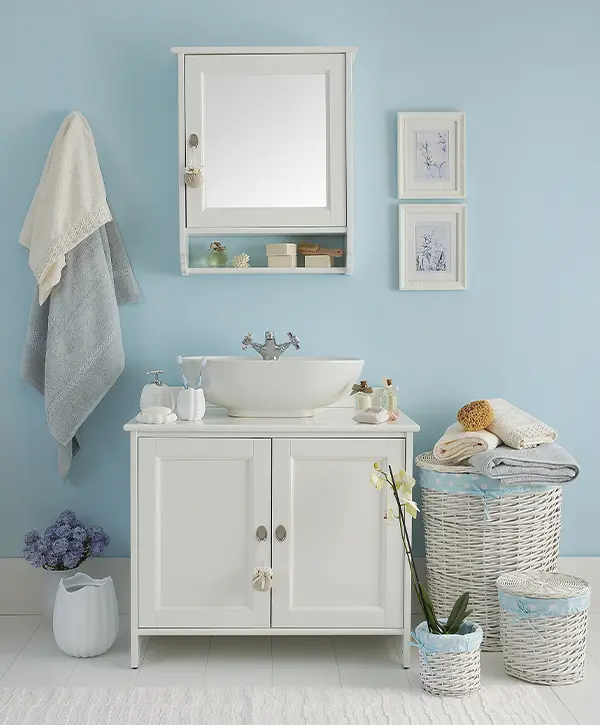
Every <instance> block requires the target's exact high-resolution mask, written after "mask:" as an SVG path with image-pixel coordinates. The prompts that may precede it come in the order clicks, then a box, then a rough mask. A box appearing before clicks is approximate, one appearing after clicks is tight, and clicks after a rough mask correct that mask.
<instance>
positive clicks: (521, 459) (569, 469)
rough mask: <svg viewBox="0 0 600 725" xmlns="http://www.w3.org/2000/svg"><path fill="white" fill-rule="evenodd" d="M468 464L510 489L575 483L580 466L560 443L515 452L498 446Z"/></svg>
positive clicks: (477, 456)
mask: <svg viewBox="0 0 600 725" xmlns="http://www.w3.org/2000/svg"><path fill="white" fill-rule="evenodd" d="M469 463H470V464H471V465H472V466H473V468H476V469H477V470H478V471H479V472H480V473H483V475H484V476H488V477H489V478H499V479H500V480H501V481H502V483H504V484H506V485H507V486H512V485H518V484H536V483H538V484H540V485H544V486H547V485H556V486H558V485H560V484H563V483H570V482H571V481H574V480H575V479H576V478H577V476H578V475H579V466H578V464H577V462H576V461H575V459H574V458H573V456H571V454H570V453H569V452H568V451H565V449H564V448H563V447H562V446H559V445H558V443H548V444H546V445H542V446H537V447H536V448H529V449H522V450H516V449H514V448H509V447H508V446H499V447H498V448H496V449H495V450H493V451H485V453H476V454H475V455H474V456H471V458H469Z"/></svg>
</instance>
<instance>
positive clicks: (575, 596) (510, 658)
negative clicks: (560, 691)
mask: <svg viewBox="0 0 600 725" xmlns="http://www.w3.org/2000/svg"><path fill="white" fill-rule="evenodd" d="M496 585H497V587H498V597H499V600H500V639H501V642H502V652H503V655H504V669H505V671H506V674H507V675H512V676H513V677H518V678H519V679H520V680H526V681H527V682H533V683H535V684H537V685H571V684H573V683H575V682H580V681H581V680H582V679H583V675H584V670H585V657H586V640H587V613H588V608H589V603H590V587H589V585H588V583H587V582H586V581H584V580H583V579H579V578H577V577H574V576H569V575H567V574H559V573H549V572H542V571H530V572H514V573H512V574H504V575H503V576H501V577H500V578H499V579H498V581H497V582H496Z"/></svg>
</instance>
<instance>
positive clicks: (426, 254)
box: [415, 222, 452, 272]
mask: <svg viewBox="0 0 600 725" xmlns="http://www.w3.org/2000/svg"><path fill="white" fill-rule="evenodd" d="M451 242H452V229H451V225H450V222H432V223H430V224H427V223H425V222H417V223H416V224H415V271H416V272H449V271H450V247H451Z"/></svg>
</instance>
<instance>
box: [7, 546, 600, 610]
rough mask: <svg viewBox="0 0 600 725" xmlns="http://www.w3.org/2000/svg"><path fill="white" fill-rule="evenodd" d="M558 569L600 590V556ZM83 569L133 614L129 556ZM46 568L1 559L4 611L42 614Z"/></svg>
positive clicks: (562, 563)
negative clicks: (107, 581)
mask: <svg viewBox="0 0 600 725" xmlns="http://www.w3.org/2000/svg"><path fill="white" fill-rule="evenodd" d="M416 563H417V569H418V570H419V572H420V575H422V576H423V578H424V577H425V572H426V566H425V558H424V557H422V558H418V559H417V562H416ZM558 569H559V571H562V572H564V573H566V574H573V575H575V576H580V577H582V578H583V579H585V580H586V581H588V582H589V583H590V586H591V587H592V592H594V591H600V557H599V556H564V557H560V558H559V561H558ZM82 570H83V571H85V572H86V573H87V574H89V575H90V576H93V577H103V576H111V577H112V579H113V581H114V583H115V590H116V593H117V602H118V604H119V612H121V614H129V610H130V606H129V558H128V557H103V558H100V559H89V560H88V561H86V562H85V564H84V565H83V566H82ZM43 574H44V573H43V572H42V571H40V570H39V569H34V568H33V567H31V566H30V565H29V564H27V562H26V561H24V560H23V559H0V615H2V614H41V606H40V604H41V601H42V578H43ZM412 605H413V606H412V610H413V614H418V613H419V610H418V605H417V602H416V599H415V597H413V599H412ZM590 611H600V597H599V598H598V601H595V600H594V597H592V605H591V607H590Z"/></svg>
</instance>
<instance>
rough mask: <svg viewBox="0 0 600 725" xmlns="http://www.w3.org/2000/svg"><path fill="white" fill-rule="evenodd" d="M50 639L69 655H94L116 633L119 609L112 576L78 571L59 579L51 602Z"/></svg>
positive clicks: (100, 651)
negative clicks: (53, 602)
mask: <svg viewBox="0 0 600 725" xmlns="http://www.w3.org/2000/svg"><path fill="white" fill-rule="evenodd" d="M53 626H54V639H55V640H56V644H57V645H58V646H59V647H60V649H61V650H62V651H63V652H64V653H65V654H68V655H71V657H97V656H98V655H101V654H103V653H104V652H106V651H107V650H109V649H110V648H111V647H112V645H113V644H114V641H115V639H116V637H117V631H118V628H119V612H118V609H117V598H116V596H115V587H114V584H113V581H112V579H111V578H110V577H109V576H107V577H105V578H104V579H92V577H90V576H88V575H87V574H83V573H81V572H80V573H78V574H75V576H72V577H70V578H69V579H61V581H60V582H59V584H58V591H57V593H56V602H55V604H54V618H53Z"/></svg>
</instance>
